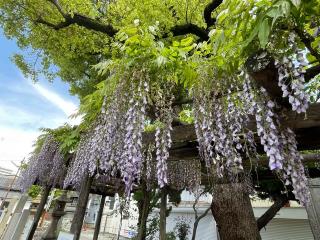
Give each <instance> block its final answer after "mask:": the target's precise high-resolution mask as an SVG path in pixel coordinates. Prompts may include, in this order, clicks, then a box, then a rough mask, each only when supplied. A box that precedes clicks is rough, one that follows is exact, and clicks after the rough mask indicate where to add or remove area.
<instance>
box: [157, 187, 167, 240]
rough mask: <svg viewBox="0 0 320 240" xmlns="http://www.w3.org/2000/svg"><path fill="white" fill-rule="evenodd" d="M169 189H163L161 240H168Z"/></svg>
mask: <svg viewBox="0 0 320 240" xmlns="http://www.w3.org/2000/svg"><path fill="white" fill-rule="evenodd" d="M167 195H168V192H167V189H166V188H165V187H163V188H162V189H161V198H160V199H161V200H160V226H159V231H160V240H166V224H167V222H166V218H167Z"/></svg>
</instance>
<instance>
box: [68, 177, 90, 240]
mask: <svg viewBox="0 0 320 240" xmlns="http://www.w3.org/2000/svg"><path fill="white" fill-rule="evenodd" d="M92 181H93V179H92V177H89V176H88V175H87V176H86V177H84V179H83V182H82V184H81V189H80V192H79V199H78V203H77V207H76V211H75V212H74V215H73V219H72V224H71V228H70V232H71V233H72V234H74V237H73V240H79V238H80V234H81V228H82V224H83V219H84V216H85V214H86V209H87V203H88V198H89V194H90V189H91V184H92Z"/></svg>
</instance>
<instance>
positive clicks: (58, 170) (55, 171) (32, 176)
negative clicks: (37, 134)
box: [20, 135, 66, 191]
mask: <svg viewBox="0 0 320 240" xmlns="http://www.w3.org/2000/svg"><path fill="white" fill-rule="evenodd" d="M65 173H66V166H65V161H64V156H63V154H62V153H61V152H60V149H59V143H58V142H57V141H56V140H55V139H54V137H53V136H51V135H48V136H47V137H46V139H45V141H44V143H43V145H42V147H41V150H40V152H39V153H34V154H33V155H32V156H31V157H30V158H29V162H28V166H27V168H26V169H24V170H23V171H22V173H21V180H20V186H21V189H22V190H23V191H26V190H28V188H29V187H30V186H31V185H32V184H34V183H37V184H40V185H50V186H56V185H60V184H62V182H63V178H64V176H65Z"/></svg>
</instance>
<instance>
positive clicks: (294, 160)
mask: <svg viewBox="0 0 320 240" xmlns="http://www.w3.org/2000/svg"><path fill="white" fill-rule="evenodd" d="M282 137H283V144H284V147H285V150H286V158H285V161H284V167H283V179H284V181H285V185H292V187H293V191H292V192H293V193H294V195H295V197H296V199H298V200H299V201H300V203H301V204H302V205H303V206H306V205H307V204H308V202H309V201H310V191H309V188H308V185H307V184H308V179H307V177H306V174H305V171H304V166H303V164H302V156H301V154H300V153H299V151H298V149H297V141H296V138H295V134H294V132H293V131H292V130H291V129H290V128H286V129H285V130H284V131H283V132H282Z"/></svg>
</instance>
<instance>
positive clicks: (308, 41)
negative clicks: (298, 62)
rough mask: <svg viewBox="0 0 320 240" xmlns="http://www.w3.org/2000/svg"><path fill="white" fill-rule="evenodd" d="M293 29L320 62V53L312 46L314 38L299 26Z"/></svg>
mask: <svg viewBox="0 0 320 240" xmlns="http://www.w3.org/2000/svg"><path fill="white" fill-rule="evenodd" d="M293 30H294V31H295V32H296V33H297V35H298V36H299V38H300V40H301V42H303V43H304V45H305V46H306V48H307V49H308V50H309V52H310V54H311V55H312V56H314V57H315V58H316V59H317V60H318V62H320V53H319V52H318V51H317V50H316V49H314V48H313V47H312V42H313V41H314V38H313V37H312V36H311V35H310V34H309V33H307V32H306V31H304V30H301V29H300V28H298V27H295V28H294V29H293Z"/></svg>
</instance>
